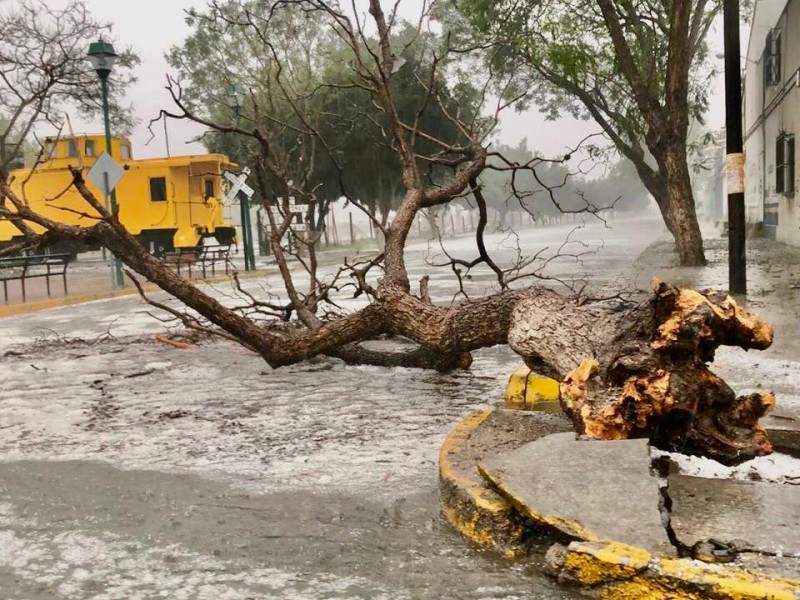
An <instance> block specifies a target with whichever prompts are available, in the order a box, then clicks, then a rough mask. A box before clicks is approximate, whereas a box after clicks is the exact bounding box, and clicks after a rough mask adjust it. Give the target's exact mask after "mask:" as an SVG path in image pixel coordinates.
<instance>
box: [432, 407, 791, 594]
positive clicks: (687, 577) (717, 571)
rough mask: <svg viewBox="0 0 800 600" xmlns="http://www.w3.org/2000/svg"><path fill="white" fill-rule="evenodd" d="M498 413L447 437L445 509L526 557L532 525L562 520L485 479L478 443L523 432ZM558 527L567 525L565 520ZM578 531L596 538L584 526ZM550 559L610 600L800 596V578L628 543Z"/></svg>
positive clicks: (499, 548)
mask: <svg viewBox="0 0 800 600" xmlns="http://www.w3.org/2000/svg"><path fill="white" fill-rule="evenodd" d="M495 413H506V415H508V414H514V413H515V411H502V410H501V411H495ZM495 413H493V412H490V411H480V412H475V413H472V414H470V415H469V416H468V417H466V418H465V419H464V420H462V421H461V422H460V423H458V424H457V425H456V427H455V428H454V429H453V430H452V431H451V432H450V434H449V435H448V436H447V437H446V439H445V440H444V443H443V444H442V447H441V450H440V451H439V488H440V495H441V501H442V506H443V514H444V517H445V518H446V519H447V521H448V522H449V523H450V524H451V525H452V526H453V527H454V528H455V529H456V530H458V531H459V532H460V533H461V534H462V535H463V536H464V537H466V538H467V539H469V540H470V541H472V542H474V543H475V544H478V545H480V546H482V547H485V548H488V549H491V550H494V551H496V552H499V553H501V554H503V555H505V556H506V557H507V558H519V557H522V556H525V555H526V554H528V551H529V544H530V542H531V538H530V535H531V533H530V532H531V530H530V524H531V522H533V523H538V524H539V525H543V526H545V528H547V527H548V526H553V525H555V523H552V522H548V520H547V519H542V518H541V517H539V518H537V515H533V514H531V515H528V518H526V517H525V516H523V515H522V514H521V513H520V512H519V511H518V510H517V508H515V507H514V506H512V504H511V503H510V502H509V501H507V500H506V499H505V498H504V497H502V496H501V495H500V494H498V493H497V492H495V491H494V490H493V489H492V488H491V487H489V484H487V483H486V481H485V480H484V479H483V478H482V477H481V475H480V472H479V470H478V469H479V467H478V463H479V459H478V458H477V457H476V456H475V452H474V449H473V448H472V446H473V445H475V444H476V443H477V445H478V446H479V453H480V452H485V451H487V450H488V449H489V448H490V447H491V446H492V444H491V438H492V432H493V429H492V428H494V427H497V428H498V430H497V431H500V432H504V431H512V432H514V434H515V435H518V434H519V430H517V429H515V428H513V427H512V428H511V429H508V421H503V420H499V421H495V420H494V419H495V418H497V415H496V414H495ZM516 414H518V415H519V413H516ZM532 416H533V415H531V417H532ZM542 416H544V415H542ZM493 417H494V418H493ZM520 417H522V415H520ZM504 418H505V417H504ZM514 422H516V421H514ZM476 440H477V442H476ZM520 442H521V443H524V439H523V440H520ZM471 458H475V460H474V461H472V460H470V459H471ZM529 518H530V520H529ZM558 525H561V526H562V528H563V525H564V523H558ZM572 533H573V534H574V537H583V536H586V537H591V536H590V534H589V533H588V532H586V531H583V530H582V528H580V527H575V528H574V529H573V530H572ZM552 557H555V559H554V558H552ZM547 563H548V564H547V570H548V572H550V574H551V575H555V576H557V578H558V579H559V581H560V582H561V583H566V584H573V585H574V584H577V585H580V586H582V587H585V588H591V589H592V590H593V591H594V592H597V594H598V595H599V596H600V597H601V598H604V599H608V600H678V599H680V600H800V581H798V580H794V579H786V578H780V577H773V576H768V575H765V574H761V573H757V572H754V571H752V570H746V569H745V568H741V567H737V566H735V565H723V564H707V563H703V562H700V561H696V560H690V559H675V558H665V557H660V556H657V555H654V554H651V553H650V552H648V551H647V550H644V549H642V548H636V547H633V546H629V545H626V544H623V543H621V542H614V541H600V540H593V541H573V542H572V543H570V544H569V546H568V547H567V548H564V547H563V546H560V545H559V544H556V545H554V546H553V547H552V548H551V549H550V551H549V552H548V560H547Z"/></svg>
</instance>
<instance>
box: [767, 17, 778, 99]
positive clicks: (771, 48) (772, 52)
mask: <svg viewBox="0 0 800 600" xmlns="http://www.w3.org/2000/svg"><path fill="white" fill-rule="evenodd" d="M780 83H781V30H780V29H772V30H771V31H770V32H769V35H767V47H766V48H765V49H764V86H765V87H772V86H775V85H780Z"/></svg>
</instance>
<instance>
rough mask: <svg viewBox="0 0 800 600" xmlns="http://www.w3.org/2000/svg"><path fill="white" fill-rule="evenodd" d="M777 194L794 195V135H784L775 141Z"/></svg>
mask: <svg viewBox="0 0 800 600" xmlns="http://www.w3.org/2000/svg"><path fill="white" fill-rule="evenodd" d="M775 192H776V193H778V194H792V193H794V135H790V134H786V133H782V134H780V135H779V136H778V137H777V138H776V139H775Z"/></svg>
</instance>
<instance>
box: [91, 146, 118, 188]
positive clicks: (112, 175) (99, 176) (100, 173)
mask: <svg viewBox="0 0 800 600" xmlns="http://www.w3.org/2000/svg"><path fill="white" fill-rule="evenodd" d="M124 174H125V169H123V168H122V167H121V166H119V165H118V164H117V162H116V161H115V160H114V159H113V158H111V155H110V154H109V153H108V152H103V153H102V154H101V155H100V156H98V157H97V160H96V161H94V164H93V165H92V168H91V169H89V172H88V173H87V176H88V177H89V181H91V182H92V183H93V184H94V185H95V187H97V189H98V190H100V191H101V192H103V194H105V195H106V196H108V195H109V194H110V193H111V190H113V189H114V188H115V187H117V184H118V183H119V180H120V179H122V176H123V175H124Z"/></svg>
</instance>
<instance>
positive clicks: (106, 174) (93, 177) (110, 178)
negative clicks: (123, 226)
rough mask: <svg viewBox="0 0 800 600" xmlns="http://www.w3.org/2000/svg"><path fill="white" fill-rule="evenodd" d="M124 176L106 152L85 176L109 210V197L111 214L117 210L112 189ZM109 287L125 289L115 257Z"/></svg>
mask: <svg viewBox="0 0 800 600" xmlns="http://www.w3.org/2000/svg"><path fill="white" fill-rule="evenodd" d="M124 174H125V169H123V168H122V167H121V166H120V165H119V164H117V162H116V161H115V160H114V159H113V158H112V157H111V155H110V154H109V153H108V152H103V153H102V154H101V155H100V156H98V157H97V160H96V161H94V164H93V165H92V168H91V169H89V172H88V173H87V176H88V177H89V181H91V182H92V183H93V184H94V185H95V187H96V188H97V189H99V190H102V192H103V197H104V206H105V207H106V209H108V208H109V202H108V200H109V197H110V198H111V214H112V215H113V214H114V212H116V210H117V199H116V196H115V195H114V188H115V187H117V184H118V183H119V180H120V179H122V176H123V175H124ZM111 287H112V288H113V289H117V288H123V287H125V279H124V278H123V277H122V262H121V261H120V260H119V257H117V256H116V255H115V256H114V258H113V259H112V261H111Z"/></svg>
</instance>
